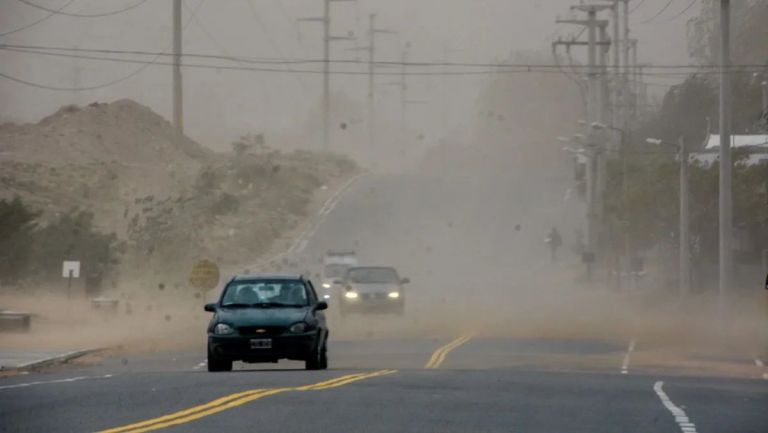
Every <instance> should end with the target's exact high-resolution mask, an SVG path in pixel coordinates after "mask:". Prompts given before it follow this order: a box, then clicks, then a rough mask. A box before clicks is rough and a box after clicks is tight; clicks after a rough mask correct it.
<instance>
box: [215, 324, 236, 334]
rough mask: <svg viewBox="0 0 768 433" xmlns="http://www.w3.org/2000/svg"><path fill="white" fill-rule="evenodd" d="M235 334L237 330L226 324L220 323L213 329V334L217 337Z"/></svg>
mask: <svg viewBox="0 0 768 433" xmlns="http://www.w3.org/2000/svg"><path fill="white" fill-rule="evenodd" d="M234 332H235V330H234V329H232V327H231V326H229V325H227V324H226V323H218V324H216V326H214V327H213V333H214V334H216V335H229V334H233V333H234Z"/></svg>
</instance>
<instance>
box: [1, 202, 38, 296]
mask: <svg viewBox="0 0 768 433" xmlns="http://www.w3.org/2000/svg"><path fill="white" fill-rule="evenodd" d="M37 216H38V214H37V213H35V212H33V211H31V210H30V209H28V208H27V207H26V206H25V205H24V203H22V201H21V199H20V198H19V197H14V198H13V200H11V201H6V200H1V201H0V284H2V285H6V284H14V283H16V282H18V281H19V280H20V279H21V278H23V277H24V276H25V274H26V272H27V269H28V267H29V255H30V250H31V247H32V234H33V232H34V230H35V219H36V218H37Z"/></svg>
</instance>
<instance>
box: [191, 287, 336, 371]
mask: <svg viewBox="0 0 768 433" xmlns="http://www.w3.org/2000/svg"><path fill="white" fill-rule="evenodd" d="M327 308H328V304H327V303H325V301H321V300H318V298H317V293H316V292H315V289H314V287H313V285H312V282H311V281H310V280H308V279H305V278H304V277H303V276H301V275H245V276H236V277H234V278H233V279H232V280H230V281H229V283H227V285H226V287H225V288H224V290H223V292H222V294H221V298H220V299H219V301H218V302H216V303H213V304H207V305H206V306H205V311H209V312H212V313H214V315H213V318H212V319H211V322H210V324H209V325H208V371H231V370H232V362H233V361H243V362H247V363H257V362H277V361H278V360H281V359H291V360H297V361H304V362H305V367H306V369H307V370H322V369H326V368H328V356H327V342H328V327H327V325H326V321H325V314H324V313H323V310H325V309H327Z"/></svg>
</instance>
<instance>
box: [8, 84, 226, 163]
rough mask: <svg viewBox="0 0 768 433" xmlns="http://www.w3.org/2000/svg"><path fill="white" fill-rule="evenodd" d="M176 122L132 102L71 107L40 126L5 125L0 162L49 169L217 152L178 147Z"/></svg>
mask: <svg viewBox="0 0 768 433" xmlns="http://www.w3.org/2000/svg"><path fill="white" fill-rule="evenodd" d="M173 138H174V131H173V128H172V126H171V124H170V123H168V121H166V120H165V119H163V118H162V117H161V116H160V115H158V114H157V113H154V112H153V111H152V110H150V109H149V108H147V107H145V106H143V105H141V104H138V103H136V102H134V101H131V100H129V99H121V100H119V101H115V102H112V103H108V104H100V103H93V104H90V105H88V106H86V107H77V106H73V105H69V106H65V107H62V108H61V109H59V110H58V111H57V112H56V113H54V114H52V115H50V116H48V117H46V118H44V119H43V120H41V121H40V122H38V123H36V124H26V125H16V124H5V125H2V126H0V160H3V161H5V160H14V161H21V162H37V163H44V164H49V165H51V164H56V165H60V164H73V163H75V164H82V163H91V162H120V163H122V164H128V165H130V164H153V165H154V164H161V163H169V162H176V163H178V162H182V161H195V160H197V161H199V160H202V159H205V158H206V157H208V156H210V154H211V152H210V151H209V150H207V149H205V148H204V147H203V146H201V145H200V144H198V143H196V142H194V141H193V140H191V139H189V138H185V139H184V140H183V141H182V142H181V143H180V144H179V145H176V144H175V143H174V140H173Z"/></svg>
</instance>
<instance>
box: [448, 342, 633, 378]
mask: <svg viewBox="0 0 768 433" xmlns="http://www.w3.org/2000/svg"><path fill="white" fill-rule="evenodd" d="M625 352H626V345H625V344H623V343H622V344H620V343H618V342H612V341H605V340H599V339H575V338H572V339H558V338H482V336H476V337H474V338H472V339H470V340H469V341H468V342H467V343H466V344H464V345H462V346H461V347H458V348H456V349H455V350H454V351H453V352H452V353H451V355H450V356H448V357H447V359H446V361H445V365H444V368H447V369H509V368H515V369H526V370H555V371H583V372H614V373H618V372H619V370H620V368H621V364H622V360H623V358H624V356H625Z"/></svg>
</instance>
